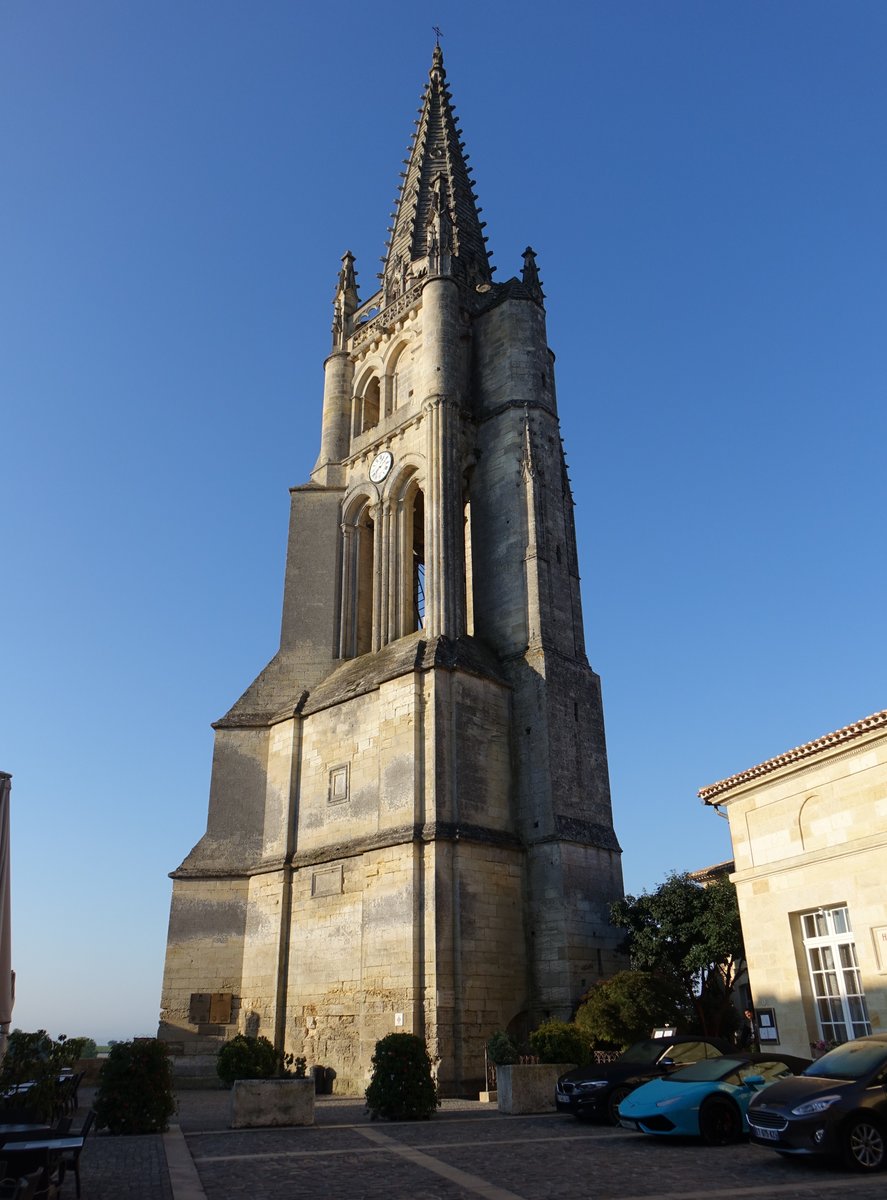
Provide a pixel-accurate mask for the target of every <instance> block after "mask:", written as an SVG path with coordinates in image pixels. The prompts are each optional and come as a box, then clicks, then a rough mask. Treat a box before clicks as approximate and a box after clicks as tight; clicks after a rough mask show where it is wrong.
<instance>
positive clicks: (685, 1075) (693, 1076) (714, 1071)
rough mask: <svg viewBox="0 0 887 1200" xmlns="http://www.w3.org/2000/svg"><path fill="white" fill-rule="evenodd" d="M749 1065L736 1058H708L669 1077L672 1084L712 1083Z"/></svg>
mask: <svg viewBox="0 0 887 1200" xmlns="http://www.w3.org/2000/svg"><path fill="white" fill-rule="evenodd" d="M747 1065H748V1064H747V1063H745V1062H742V1061H740V1060H739V1059H736V1058H706V1059H703V1060H702V1062H698V1063H694V1064H693V1066H692V1067H684V1069H683V1070H682V1071H675V1072H674V1073H673V1074H671V1075H669V1076H668V1080H669V1082H670V1083H671V1082H672V1081H673V1082H675V1083H710V1082H711V1081H712V1080H713V1079H721V1078H723V1076H724V1075H729V1074H730V1072H731V1071H738V1070H739V1068H740V1067H744V1066H747Z"/></svg>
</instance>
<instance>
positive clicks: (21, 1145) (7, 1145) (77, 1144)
mask: <svg viewBox="0 0 887 1200" xmlns="http://www.w3.org/2000/svg"><path fill="white" fill-rule="evenodd" d="M82 1149H83V1138H82V1137H61V1138H37V1139H35V1140H34V1141H33V1142H4V1144H3V1145H2V1146H0V1151H2V1153H3V1154H8V1153H10V1152H15V1153H16V1154H19V1153H21V1154H24V1153H25V1151H27V1150H82Z"/></svg>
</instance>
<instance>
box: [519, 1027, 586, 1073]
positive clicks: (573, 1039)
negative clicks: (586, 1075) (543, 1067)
mask: <svg viewBox="0 0 887 1200" xmlns="http://www.w3.org/2000/svg"><path fill="white" fill-rule="evenodd" d="M530 1049H531V1050H532V1051H533V1053H534V1054H536V1055H538V1057H539V1059H540V1061H541V1062H544V1063H576V1065H577V1066H580V1067H581V1066H584V1065H585V1063H587V1062H588V1059H589V1056H590V1053H591V1047H590V1046H589V1044H588V1039H587V1038H586V1036H585V1031H584V1030H583V1029H581V1028H580V1027H579V1026H578V1025H574V1024H573V1023H572V1022H569V1023H568V1022H567V1021H543V1023H542V1024H541V1025H540V1026H539V1027H538V1028H537V1029H534V1030H533V1032H532V1033H531V1034H530Z"/></svg>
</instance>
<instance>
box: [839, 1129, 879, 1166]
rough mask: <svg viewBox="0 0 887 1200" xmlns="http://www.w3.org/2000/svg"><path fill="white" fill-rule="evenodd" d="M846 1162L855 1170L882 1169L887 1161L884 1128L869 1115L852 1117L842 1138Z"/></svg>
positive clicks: (842, 1148)
mask: <svg viewBox="0 0 887 1200" xmlns="http://www.w3.org/2000/svg"><path fill="white" fill-rule="evenodd" d="M841 1150H842V1155H843V1159H844V1163H845V1165H846V1166H848V1167H852V1168H853V1170H854V1171H880V1170H881V1168H882V1167H883V1166H884V1165H885V1162H887V1141H885V1137H884V1129H883V1127H882V1126H881V1125H880V1124H879V1122H878V1121H876V1120H874V1119H873V1118H872V1117H869V1116H857V1117H853V1118H851V1120H849V1121H848V1122H847V1124H846V1125H845V1126H844V1132H843V1136H842V1140H841Z"/></svg>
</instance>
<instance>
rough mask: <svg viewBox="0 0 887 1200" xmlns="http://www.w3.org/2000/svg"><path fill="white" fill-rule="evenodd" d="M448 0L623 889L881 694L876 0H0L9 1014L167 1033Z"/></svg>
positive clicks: (1, 660)
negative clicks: (297, 510)
mask: <svg viewBox="0 0 887 1200" xmlns="http://www.w3.org/2000/svg"><path fill="white" fill-rule="evenodd" d="M434 23H437V24H439V25H441V26H442V28H443V30H444V40H443V45H444V52H445V56H446V66H447V71H448V76H449V79H450V82H451V85H452V88H453V92H454V98H455V103H456V105H457V108H458V111H459V115H460V118H461V121H462V126H463V131H464V136H465V139H466V142H467V149H468V152H469V153H470V155H471V161H472V165H473V167H474V168H475V174H476V179H477V186H478V190H479V194H480V203H481V204H482V205H483V206H484V217H485V218H486V220H487V221H488V228H487V233H488V234H489V237H490V246H491V248H492V250H493V252H494V261H495V263H496V264H497V266H498V274H497V278H499V279H500V280H501V279H505V278H507V277H508V276H509V275H511V274H514V273H516V272H517V271H518V270H519V268H520V265H521V258H520V255H521V251H522V250H523V249H524V247H525V246H526V245H527V244H528V243H530V244H532V245H533V246H534V247H535V249H536V250H537V252H538V255H539V264H540V270H541V273H542V277H543V281H544V285H545V290H546V293H547V295H548V318H549V339H550V343H551V345H552V348H553V349H554V350H555V352H556V354H557V381H558V392H559V401H560V407H561V419H562V425H563V433H564V436H565V439H566V445H567V451H568V457H569V462H570V467H571V473H572V479H573V485H574V488H575V497H576V502H577V510H576V512H577V525H578V532H579V540H580V558H581V564H582V574H583V591H584V605H585V615H586V627H587V634H588V650H589V656H590V659H591V661H592V664H593V665H594V667H595V669H596V670H597V671H599V672H600V674H601V676H602V679H603V687H604V701H605V710H606V721H607V733H608V740H609V752H610V770H611V778H612V787H613V797H614V810H615V819H616V827H617V833H618V834H619V836H620V839H621V842H622V845H623V848H624V867H625V879H626V886H627V888H628V889H629V890H631V891H635V892H637V891H640V890H642V889H643V888H645V887H654V886H655V885H656V884H657V883H658V882H660V881H661V880H662V879H663V878H664V876H665V874H666V873H667V872H668V871H670V870H672V869H676V870H683V869H693V868H696V867H702V866H706V865H708V864H710V863H712V862H716V861H719V860H722V859H725V858H727V857H729V855H730V846H729V840H728V835H727V827H726V822H723V821H720V820H719V819H718V818H717V817H716V816H715V815H714V814H713V813H712V812H710V811H707V810H704V809H703V808H702V806H701V805H700V803H699V801H698V800H697V798H696V790H697V789H698V788H699V787H701V786H703V785H705V784H709V783H712V782H714V781H715V780H716V779H719V778H721V777H723V776H725V775H729V774H732V773H733V772H735V771H737V770H741V769H743V768H745V767H748V766H750V765H752V764H754V763H756V762H759V761H761V760H762V759H766V758H768V757H770V756H771V755H773V754H776V753H779V752H780V751H782V750H785V749H787V748H789V747H791V746H793V745H796V744H798V743H801V742H804V741H807V740H809V739H810V738H813V737H816V736H818V735H820V734H822V733H825V732H828V731H830V730H832V729H836V728H838V727H840V726H842V725H844V724H847V723H848V722H850V721H853V720H855V719H857V718H859V717H862V716H864V715H867V714H868V713H870V712H873V711H876V710H878V709H881V708H883V707H884V706H885V704H887V691H885V678H887V671H885V665H887V664H885V639H884V632H883V627H884V622H883V612H884V605H885V595H887V565H885V560H887V556H885V552H884V534H883V521H884V512H885V470H884V457H885V435H887V428H885V425H887V419H885V403H884V402H885V380H887V371H885V366H887V363H885V357H887V354H885V346H887V337H885V330H887V285H885V280H887V271H885V266H887V222H885V213H887V168H885V161H887V160H885V154H884V142H885V135H884V129H885V116H887V73H885V70H884V63H885V60H887V6H885V5H884V4H883V2H881V0H875V2H867V0H853V2H852V3H839V2H837V0H835V2H833V3H820V2H818V0H797V2H794V3H788V2H783V0H766V2H760V0H745V2H744V3H742V4H726V3H721V2H719V0H710V2H706V3H697V2H691V0H673V2H672V3H668V4H666V3H661V2H660V0H637V2H633V3H628V2H626V3H617V2H615V0H612V2H608V3H601V2H599V0H592V2H590V3H587V4H585V5H583V6H578V5H573V4H570V5H568V4H566V3H564V2H563V0H552V2H550V3H548V4H545V5H540V4H539V3H538V0H534V2H533V3H527V2H525V0H509V2H508V3H504V2H500V0H485V2H484V3H476V2H475V3H472V4H468V3H461V2H460V3H449V2H447V0H439V2H438V3H436V4H435V5H433V6H432V5H428V4H426V3H424V2H419V3H415V2H414V3H409V4H408V3H385V2H381V3H376V4H373V5H372V6H367V5H366V4H354V3H350V2H345V3H341V4H338V5H311V6H308V5H303V4H298V3H296V2H295V0H293V2H283V0H263V2H262V3H247V2H246V0H240V2H239V3H233V2H230V0H152V2H151V3H136V2H133V3H119V2H117V0H103V2H100V0H78V2H77V3H63V2H62V0H46V2H45V3H40V4H36V3H33V2H32V0H3V3H2V4H0V153H2V163H3V179H2V184H0V189H2V190H0V264H2V265H0V403H2V425H0V439H2V448H3V456H2V482H3V503H2V506H0V554H2V559H0V562H2V572H3V582H2V591H0V637H2V647H0V681H2V682H0V768H2V769H3V770H6V771H10V772H12V774H13V776H14V779H13V791H12V798H13V839H14V846H13V872H14V880H13V882H14V898H13V903H14V909H13V921H14V939H15V944H14V960H15V966H16V969H17V972H18V1002H17V1007H16V1012H15V1023H16V1024H17V1025H20V1026H22V1027H24V1028H34V1027H38V1026H46V1027H47V1028H48V1029H49V1030H50V1032H52V1033H59V1032H66V1033H68V1034H71V1035H73V1034H81V1033H84V1034H92V1035H95V1036H96V1037H98V1038H99V1039H105V1038H108V1037H124V1036H129V1035H132V1034H144V1033H152V1032H154V1031H155V1029H156V1020H157V1012H158V1002H159V992H160V980H161V971H162V962H163V951H164V944H165V936H166V923H167V916H168V904H169V894H170V886H171V885H170V881H169V879H168V878H167V872H168V871H170V870H171V869H173V868H174V867H176V866H177V865H178V863H179V862H180V861H181V860H182V858H183V857H184V856H185V854H186V853H187V852H188V850H189V849H190V848H191V846H192V845H193V843H194V842H195V841H196V840H197V839H198V837H199V836H200V835H201V833H202V832H203V829H204V825H205V817H206V800H207V794H208V785H209V772H210V759H211V752H212V733H211V730H210V726H209V723H210V721H212V720H215V719H216V718H218V717H219V716H221V715H222V714H223V713H224V712H225V711H226V709H227V708H228V707H229V706H230V704H231V703H232V702H233V701H234V700H235V699H236V698H237V696H238V695H239V694H240V692H241V691H242V690H243V688H244V687H245V686H246V685H247V684H248V683H249V682H250V681H251V680H252V678H253V677H254V676H255V674H256V673H257V671H258V670H259V668H260V667H261V666H263V665H264V663H265V662H266V661H267V659H268V658H270V657H271V655H272V654H273V653H274V651H275V649H276V646H277V637H278V630H279V618H280V604H281V597H282V579H283V563H284V552H285V540H286V532H287V514H288V494H287V489H288V487H289V486H290V485H292V484H297V483H301V482H304V481H305V480H306V478H307V476H308V472H309V470H310V468H311V466H312V465H313V462H314V459H315V456H316V452H317V447H318V438H319V429H320V405H321V389H322V362H323V359H324V357H325V355H326V353H327V350H328V347H329V327H330V321H331V313H332V310H331V299H332V290H333V284H334V281H335V276H336V271H337V269H338V265H339V257H340V255H341V254H342V253H343V251H344V250H345V249H347V248H350V249H351V250H353V251H354V253H355V254H356V255H357V267H358V271H359V272H360V281H361V283H362V285H363V288H362V294H363V295H364V296H366V295H368V294H369V293H370V291H371V290H372V289H373V287H374V283H375V280H374V275H375V272H376V271H377V270H378V258H379V255H380V254H381V253H382V252H383V249H384V239H385V229H386V226H387V225H388V224H389V221H388V213H389V212H390V210H391V201H392V198H393V196H394V194H395V188H396V184H397V183H398V172H399V171H400V170H401V159H402V157H403V156H404V153H405V150H406V147H407V144H408V140H409V137H410V134H411V132H412V121H413V118H414V116H415V108H416V105H417V103H418V99H419V96H420V93H421V90H422V87H423V85H424V81H425V78H426V75H427V71H428V67H429V63H430V56H431V49H432V45H433V35H432V33H431V26H432V25H433V24H434Z"/></svg>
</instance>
